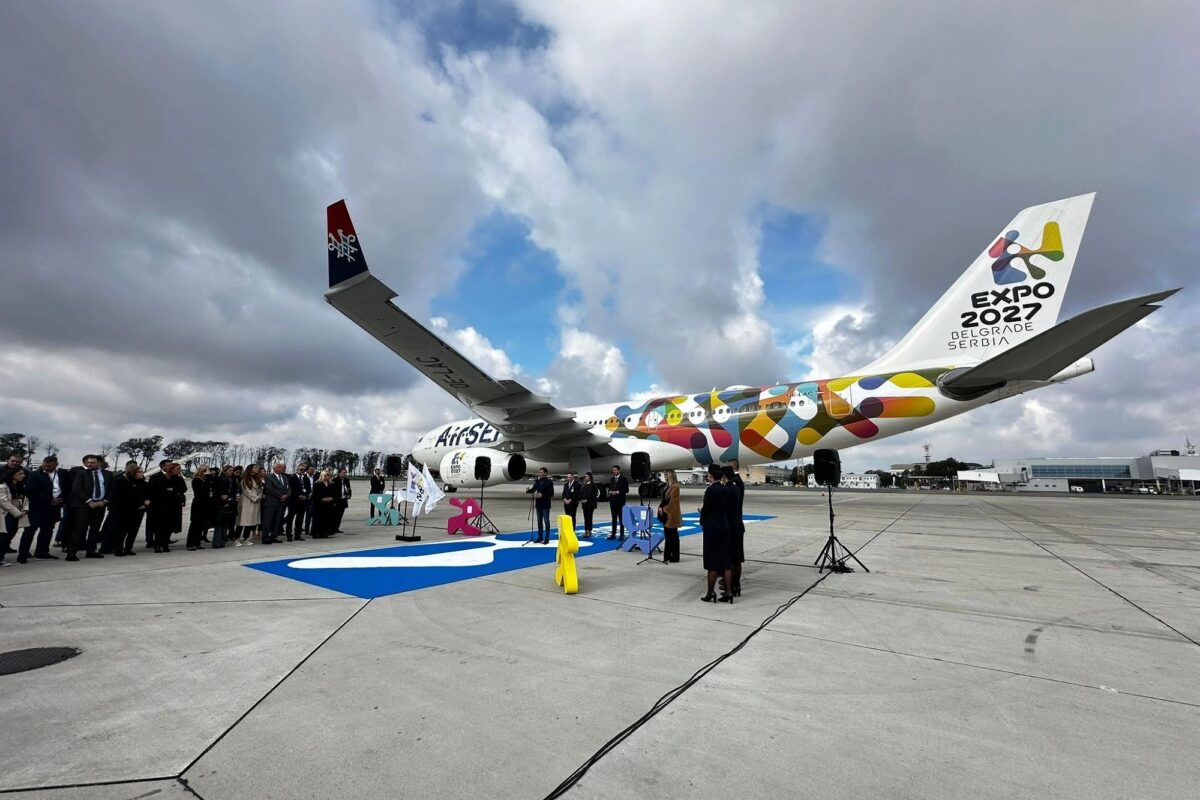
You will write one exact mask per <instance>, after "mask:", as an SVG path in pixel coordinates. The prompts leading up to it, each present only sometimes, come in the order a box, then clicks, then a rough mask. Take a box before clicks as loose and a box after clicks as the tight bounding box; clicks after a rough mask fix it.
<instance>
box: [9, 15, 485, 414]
mask: <svg viewBox="0 0 1200 800" xmlns="http://www.w3.org/2000/svg"><path fill="white" fill-rule="evenodd" d="M376 22H377V20H376V19H375V18H374V17H372V16H370V15H369V14H368V13H366V12H365V10H364V9H363V8H362V7H359V6H354V5H348V6H346V7H343V8H341V9H340V10H338V11H337V12H336V13H328V12H327V11H326V10H325V8H324V6H321V5H318V4H307V5H306V4H287V5H286V7H275V8H272V7H269V6H267V5H264V4H241V3H225V4H216V6H214V5H213V4H204V5H186V4H159V3H108V4H74V3H40V4H24V3H16V4H7V5H5V6H4V8H3V9H0V107H3V108H5V109H7V111H6V113H5V115H4V121H3V123H2V124H0V170H2V172H3V174H4V176H5V179H4V184H3V187H2V188H0V192H2V194H0V204H2V207H0V251H2V252H3V254H4V255H3V260H4V265H5V270H4V273H5V284H6V285H5V287H4V290H3V291H4V311H5V313H4V315H3V319H0V334H2V335H3V337H4V339H5V340H6V341H7V342H9V343H10V346H11V347H14V348H23V349H26V350H28V351H29V352H38V353H42V354H44V355H46V356H54V357H56V358H62V359H69V360H70V363H71V364H73V365H74V370H73V371H74V374H75V375H76V377H74V378H73V377H72V372H73V371H72V370H71V369H63V370H62V371H61V374H60V375H58V377H59V378H60V380H59V381H57V382H55V383H53V384H48V385H42V386H39V387H38V388H39V389H41V390H42V391H44V392H45V394H44V395H40V396H39V395H37V394H34V393H33V391H32V390H33V388H34V386H33V384H32V383H31V382H29V383H26V384H25V385H24V386H23V387H22V388H23V389H24V390H25V391H26V392H27V394H26V398H27V399H28V401H29V402H32V403H34V404H41V407H42V409H43V414H46V413H47V409H48V408H50V407H57V408H59V410H60V411H61V412H62V413H61V414H60V416H61V417H63V424H64V426H66V427H71V425H80V424H82V423H83V420H76V421H74V422H72V421H71V417H72V414H71V413H70V409H72V408H79V407H80V406H78V405H76V403H80V402H82V398H78V397H75V396H73V389H74V388H75V387H77V386H80V385H90V384H91V383H92V382H93V379H95V378H96V377H97V376H98V375H102V376H104V377H105V378H106V379H107V380H106V381H104V385H105V386H107V393H106V394H104V395H102V396H101V397H99V398H97V397H93V398H92V400H91V403H90V405H84V406H83V408H85V409H86V412H85V413H84V414H83V416H85V417H87V418H89V419H88V422H87V424H98V423H101V422H118V421H120V420H121V419H122V418H125V419H130V418H136V419H141V420H144V421H145V422H146V423H147V424H154V425H168V426H170V425H172V424H174V425H179V424H181V422H182V424H184V425H189V424H194V425H198V426H207V425H210V424H217V423H223V424H225V425H226V426H228V427H231V428H235V427H239V426H243V425H248V424H251V423H252V422H253V421H255V420H257V422H258V424H259V425H260V426H261V425H266V424H270V423H271V422H273V421H274V420H275V419H276V418H277V417H278V416H279V415H280V414H282V413H283V411H274V412H273V411H271V410H270V409H268V408H265V407H263V406H261V405H259V404H256V403H252V404H244V403H243V404H241V405H237V404H234V405H233V406H231V405H230V404H229V403H227V402H226V399H227V398H231V397H240V396H241V393H242V392H249V393H251V394H257V395H260V396H261V395H269V394H276V395H278V394H279V393H280V392H294V390H295V389H296V388H297V387H299V388H302V389H303V388H311V389H316V390H326V391H330V392H335V391H339V390H340V391H343V392H345V391H350V392H362V391H374V390H380V389H387V388H391V389H393V390H394V389H398V388H401V387H404V386H406V385H410V384H411V383H412V382H413V381H414V380H415V376H414V375H413V374H412V373H411V372H410V371H408V370H406V369H404V368H403V365H399V366H400V368H397V367H398V362H397V361H396V360H395V358H394V357H393V356H391V354H390V353H388V352H387V351H386V350H385V349H384V348H382V347H380V346H378V345H377V344H376V343H374V342H372V341H370V340H369V339H368V338H366V337H365V335H364V334H362V333H361V332H360V331H358V329H357V328H355V327H354V326H353V325H352V324H350V323H349V322H348V321H347V320H345V319H344V318H343V317H342V316H341V315H339V314H337V313H336V312H334V311H333V310H332V309H330V308H329V307H328V306H327V305H326V304H325V303H324V302H323V300H322V298H321V295H322V292H323V291H324V289H325V287H326V275H325V249H324V213H323V211H324V206H325V204H326V203H328V202H331V201H332V200H334V199H337V198H338V197H341V196H343V195H345V194H350V195H351V197H350V206H351V209H352V210H353V211H354V213H355V217H356V222H357V224H358V227H359V229H360V233H361V234H362V235H363V238H364V241H365V247H366V250H367V253H368V256H369V257H370V259H371V261H372V264H373V265H374V266H375V267H376V269H377V270H380V269H382V271H384V272H385V273H388V274H390V275H391V276H393V278H392V279H393V282H398V281H396V280H395V277H394V276H396V275H404V277H405V278H406V280H405V281H404V287H405V289H406V294H405V301H406V304H407V307H409V308H410V309H412V310H414V311H415V312H417V313H420V312H421V309H422V308H426V307H427V302H428V298H429V296H430V294H431V292H432V289H433V287H434V285H435V284H436V283H437V282H438V280H439V277H444V276H446V275H449V276H451V277H452V276H453V275H454V274H455V272H456V270H457V264H456V263H455V260H454V257H453V252H454V246H455V244H456V243H457V242H459V241H460V240H461V239H462V238H463V237H464V236H465V233H466V231H467V230H468V229H469V226H470V224H471V220H472V219H473V217H474V216H475V215H476V213H477V212H478V210H479V208H481V207H482V201H481V200H480V198H479V194H478V192H477V191H476V190H475V189H474V185H473V182H472V180H471V176H470V171H469V165H465V164H464V162H463V160H462V159H461V158H460V157H458V156H457V151H458V148H459V145H458V144H456V140H455V139H454V138H453V137H448V136H444V135H442V133H441V132H438V131H431V128H432V127H434V126H430V125H429V124H428V123H427V122H424V121H422V120H421V119H420V114H421V113H422V112H423V111H427V110H429V109H430V108H433V109H437V110H440V109H439V105H440V104H443V103H445V102H446V98H447V95H446V92H445V91H444V90H443V89H441V88H439V87H438V86H437V85H436V84H435V83H433V82H431V81H429V80H428V78H427V77H426V76H425V70H424V65H423V64H422V63H421V61H420V59H413V58H412V57H411V56H410V55H408V54H409V53H410V52H411V51H412V50H413V49H414V48H413V47H412V46H411V44H412V42H413V41H415V40H416V34H415V33H414V32H413V31H412V30H411V29H409V28H406V27H404V26H397V27H395V28H393V29H391V30H382V29H379V28H377V27H375V25H376ZM446 116H450V115H449V114H447V115H446ZM406 186H413V187H419V188H420V191H419V192H417V191H403V190H400V191H398V190H397V189H398V187H399V188H401V189H402V188H403V187H406ZM130 360H136V361H138V363H139V365H140V369H137V370H131V369H129V368H128V362H129V361H130ZM45 363H46V362H44V361H43V362H41V363H40V364H34V365H33V369H36V370H45ZM85 378H86V379H85ZM174 380H186V381H190V382H192V383H195V384H202V385H204V386H205V387H206V394H205V398H206V399H204V400H201V399H200V398H198V397H197V398H195V399H194V401H192V400H186V399H184V398H182V397H173V396H172V395H171V392H170V389H169V387H170V384H171V382H172V381H174ZM10 394H11V393H10ZM296 402H297V399H296V397H295V396H294V394H293V397H292V400H291V403H292V404H293V405H295V404H296ZM18 414H19V411H18V408H17V406H16V405H15V404H14V405H13V406H10V407H9V409H7V410H6V413H5V414H4V415H3V416H5V417H7V418H8V419H10V420H11V419H16V418H19V417H18ZM172 415H173V417H174V422H173V423H172V421H171V420H172ZM31 416H32V417H33V419H32V420H30V419H29V418H28V417H26V421H27V424H28V427H31V428H33V429H35V430H36V429H37V424H38V423H37V421H36V417H37V415H36V414H31Z"/></svg>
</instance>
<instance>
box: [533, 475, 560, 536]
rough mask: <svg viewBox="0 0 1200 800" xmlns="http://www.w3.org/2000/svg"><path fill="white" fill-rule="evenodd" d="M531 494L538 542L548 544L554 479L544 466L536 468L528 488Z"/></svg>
mask: <svg viewBox="0 0 1200 800" xmlns="http://www.w3.org/2000/svg"><path fill="white" fill-rule="evenodd" d="M528 491H529V492H531V493H532V494H533V501H534V502H533V504H534V507H535V508H536V509H537V522H538V538H537V543H538V544H550V501H551V500H553V499H554V481H552V480H550V473H549V472H547V471H546V468H545V467H542V468H541V469H539V470H538V476H537V479H536V480H534V482H533V487H532V488H530V489H529V490H528Z"/></svg>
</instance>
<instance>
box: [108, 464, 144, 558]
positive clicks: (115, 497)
mask: <svg viewBox="0 0 1200 800" xmlns="http://www.w3.org/2000/svg"><path fill="white" fill-rule="evenodd" d="M136 469H137V462H136V461H126V462H125V469H124V471H123V472H119V473H117V475H116V476H115V477H114V478H113V488H112V493H111V494H110V495H109V498H108V515H107V516H105V517H104V528H103V529H101V531H100V552H101V553H102V554H103V555H106V556H112V555H123V553H122V551H123V550H124V549H125V523H124V520H123V519H122V513H121V512H122V511H123V508H122V509H121V510H118V507H120V506H123V504H124V503H125V502H126V501H127V500H128V498H127V497H124V496H122V495H124V494H125V492H126V490H127V489H128V487H129V481H131V480H133V473H134V470H136Z"/></svg>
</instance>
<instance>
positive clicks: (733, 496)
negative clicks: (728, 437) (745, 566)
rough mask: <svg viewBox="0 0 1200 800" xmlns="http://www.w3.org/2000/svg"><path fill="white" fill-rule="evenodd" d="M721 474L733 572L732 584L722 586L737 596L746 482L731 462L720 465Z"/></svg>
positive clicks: (742, 551)
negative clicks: (726, 499)
mask: <svg viewBox="0 0 1200 800" xmlns="http://www.w3.org/2000/svg"><path fill="white" fill-rule="evenodd" d="M733 463H734V464H736V463H737V462H736V461H735V462H733ZM721 476H722V478H723V479H724V482H725V491H726V493H727V495H728V506H727V507H726V509H725V516H726V518H727V519H728V520H729V569H730V571H731V572H732V573H733V584H732V585H731V584H728V583H726V584H724V585H723V586H722V588H724V589H725V590H726V591H728V592H729V593H730V594H732V595H733V596H734V597H738V596H740V595H741V593H742V562H744V561H745V560H746V548H745V539H746V523H745V522H744V521H743V520H742V498H743V497H745V494H746V484H744V483H742V478H741V476H740V475H738V474H737V472H736V471H735V468H734V467H733V465H732V464H727V465H725V466H724V467H721Z"/></svg>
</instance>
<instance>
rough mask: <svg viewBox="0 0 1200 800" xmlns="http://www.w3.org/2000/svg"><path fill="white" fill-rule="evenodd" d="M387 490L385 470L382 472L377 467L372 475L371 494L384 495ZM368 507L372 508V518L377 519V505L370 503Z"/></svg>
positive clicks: (370, 510)
mask: <svg viewBox="0 0 1200 800" xmlns="http://www.w3.org/2000/svg"><path fill="white" fill-rule="evenodd" d="M386 489H387V481H386V480H384V477H383V470H381V469H380V468H379V467H376V468H375V470H374V471H373V472H372V473H371V494H383V493H384V491H385V490H386ZM368 505H369V507H370V509H369V513H370V518H371V519H375V504H374V503H369V504H368Z"/></svg>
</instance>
